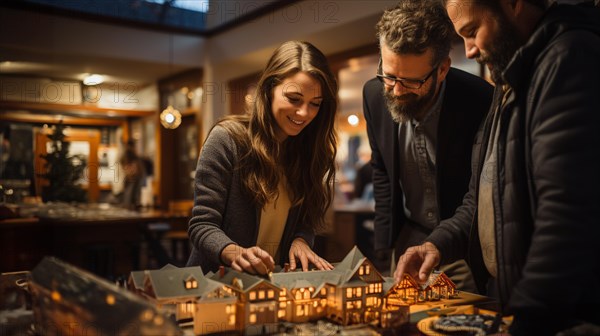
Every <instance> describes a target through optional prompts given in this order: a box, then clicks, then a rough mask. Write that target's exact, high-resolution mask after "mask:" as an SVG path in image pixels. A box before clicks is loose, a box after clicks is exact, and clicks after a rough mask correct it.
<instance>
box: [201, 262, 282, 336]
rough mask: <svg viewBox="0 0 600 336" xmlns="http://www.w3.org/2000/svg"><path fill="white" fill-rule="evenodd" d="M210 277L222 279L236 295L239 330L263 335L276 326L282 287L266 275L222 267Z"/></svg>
mask: <svg viewBox="0 0 600 336" xmlns="http://www.w3.org/2000/svg"><path fill="white" fill-rule="evenodd" d="M209 278H210V279H212V280H214V281H217V282H219V283H221V284H222V285H223V286H224V287H225V290H226V291H228V292H230V293H231V294H232V295H234V296H235V297H237V308H236V325H237V329H238V330H242V331H243V332H244V334H246V335H261V334H265V333H268V332H270V331H274V330H275V328H276V324H277V323H278V317H277V307H278V303H279V293H280V291H281V288H279V287H278V286H276V285H274V284H273V283H272V282H270V281H269V280H267V279H266V278H262V277H259V276H253V275H251V274H248V273H242V272H238V271H235V270H233V269H230V268H227V269H225V268H223V267H221V268H220V269H219V271H218V272H217V273H214V274H210V275H209ZM199 313H201V312H199ZM194 323H196V321H194Z"/></svg>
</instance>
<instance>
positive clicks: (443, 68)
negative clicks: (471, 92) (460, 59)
mask: <svg viewBox="0 0 600 336" xmlns="http://www.w3.org/2000/svg"><path fill="white" fill-rule="evenodd" d="M451 64H452V60H451V59H450V56H448V57H446V58H445V59H443V60H442V62H440V65H439V66H438V71H439V73H438V81H439V82H442V81H443V80H444V79H446V75H447V74H448V71H450V65H451Z"/></svg>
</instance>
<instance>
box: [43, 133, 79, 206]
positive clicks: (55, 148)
mask: <svg viewBox="0 0 600 336" xmlns="http://www.w3.org/2000/svg"><path fill="white" fill-rule="evenodd" d="M64 129H65V126H64V125H63V124H62V122H60V123H59V124H57V125H56V127H55V128H54V132H53V133H52V134H49V135H48V139H50V141H51V150H50V151H49V152H48V154H43V155H40V156H41V157H42V159H44V160H45V161H46V162H45V164H44V171H45V173H43V174H40V177H42V178H43V179H45V180H47V181H48V185H47V186H46V187H44V188H43V191H42V198H43V199H44V201H63V202H85V201H86V193H85V190H83V189H82V188H81V186H80V185H79V184H77V181H79V180H80V179H81V177H82V175H83V171H84V169H85V159H84V158H83V157H82V156H81V155H72V156H69V147H70V143H69V142H68V141H65V133H64Z"/></svg>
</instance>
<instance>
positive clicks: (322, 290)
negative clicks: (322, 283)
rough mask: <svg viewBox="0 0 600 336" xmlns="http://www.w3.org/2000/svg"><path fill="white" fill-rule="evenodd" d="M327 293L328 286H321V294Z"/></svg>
mask: <svg viewBox="0 0 600 336" xmlns="http://www.w3.org/2000/svg"><path fill="white" fill-rule="evenodd" d="M326 294H327V288H325V287H323V288H321V295H326Z"/></svg>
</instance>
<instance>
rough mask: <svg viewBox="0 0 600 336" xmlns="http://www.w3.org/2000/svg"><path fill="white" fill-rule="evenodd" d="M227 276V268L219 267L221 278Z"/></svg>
mask: <svg viewBox="0 0 600 336" xmlns="http://www.w3.org/2000/svg"><path fill="white" fill-rule="evenodd" d="M224 276H225V266H219V278H222V277H224Z"/></svg>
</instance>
